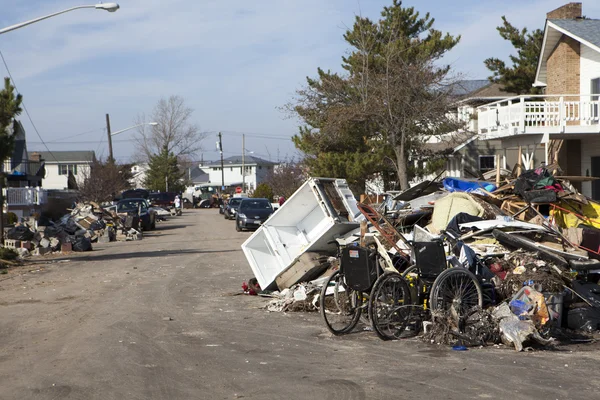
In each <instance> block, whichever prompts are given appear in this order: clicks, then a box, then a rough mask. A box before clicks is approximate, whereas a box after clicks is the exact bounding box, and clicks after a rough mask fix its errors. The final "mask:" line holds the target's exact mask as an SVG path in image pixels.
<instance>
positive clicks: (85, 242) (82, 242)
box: [71, 236, 92, 251]
mask: <svg viewBox="0 0 600 400" xmlns="http://www.w3.org/2000/svg"><path fill="white" fill-rule="evenodd" d="M71 247H72V249H73V251H91V250H92V241H91V239H90V238H88V237H85V236H75V237H74V238H72V239H71Z"/></svg>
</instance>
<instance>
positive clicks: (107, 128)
mask: <svg viewBox="0 0 600 400" xmlns="http://www.w3.org/2000/svg"><path fill="white" fill-rule="evenodd" d="M106 133H108V162H110V163H114V162H115V159H114V158H113V150H112V137H111V136H110V116H109V115H108V114H106Z"/></svg>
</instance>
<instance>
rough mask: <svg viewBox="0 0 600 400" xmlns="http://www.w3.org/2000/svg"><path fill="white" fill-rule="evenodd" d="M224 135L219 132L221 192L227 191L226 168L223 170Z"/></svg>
mask: <svg viewBox="0 0 600 400" xmlns="http://www.w3.org/2000/svg"><path fill="white" fill-rule="evenodd" d="M222 137H223V135H222V134H221V132H219V151H220V152H221V192H224V191H225V168H223V140H222Z"/></svg>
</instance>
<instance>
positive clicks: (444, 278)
mask: <svg viewBox="0 0 600 400" xmlns="http://www.w3.org/2000/svg"><path fill="white" fill-rule="evenodd" d="M429 301H430V306H431V310H432V312H435V311H446V312H449V313H450V316H452V317H453V318H455V319H456V321H457V323H460V322H461V321H462V320H463V319H464V318H465V317H466V316H467V314H468V313H469V312H470V310H472V309H473V308H474V307H479V308H481V307H482V305H483V295H482V290H481V285H480V284H479V280H478V279H477V277H476V276H475V275H473V273H472V272H471V271H469V270H468V269H466V268H463V267H454V268H449V269H447V270H445V271H443V272H442V273H441V274H440V275H439V276H438V277H437V279H436V280H435V281H434V282H433V285H432V287H431V294H430V300H429Z"/></svg>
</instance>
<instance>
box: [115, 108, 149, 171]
mask: <svg viewBox="0 0 600 400" xmlns="http://www.w3.org/2000/svg"><path fill="white" fill-rule="evenodd" d="M144 125H150V126H157V125H158V122H144V123H143V124H137V125H133V126H130V127H129V128H125V129H121V130H120V131H116V132H111V131H110V119H109V116H108V114H106V130H107V132H108V153H109V157H110V159H111V160H113V161H114V158H113V148H112V137H113V136H115V135H118V134H119V133H123V132H125V131H128V130H131V129H135V128H137V127H140V126H144Z"/></svg>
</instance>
